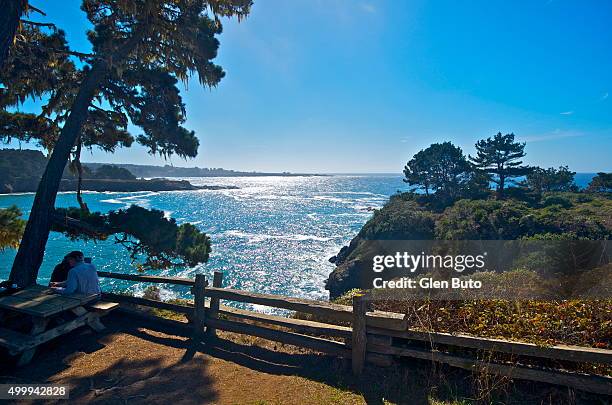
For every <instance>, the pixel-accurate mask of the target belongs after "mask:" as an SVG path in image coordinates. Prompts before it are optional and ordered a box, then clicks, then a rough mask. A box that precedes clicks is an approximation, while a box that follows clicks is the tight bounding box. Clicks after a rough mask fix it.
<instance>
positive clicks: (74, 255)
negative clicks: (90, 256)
mask: <svg viewBox="0 0 612 405" xmlns="http://www.w3.org/2000/svg"><path fill="white" fill-rule="evenodd" d="M64 259H65V260H66V262H67V263H68V265H69V266H70V267H71V268H72V267H74V266H76V265H77V264H79V263H82V262H83V252H79V251H78V250H75V251H72V252H70V253H68V254H67V255H66V257H65V258H64Z"/></svg>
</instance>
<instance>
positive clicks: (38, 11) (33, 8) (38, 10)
mask: <svg viewBox="0 0 612 405" xmlns="http://www.w3.org/2000/svg"><path fill="white" fill-rule="evenodd" d="M30 10H32V11H36V12H37V13H38V14H40V15H44V16H45V17H46V16H47V14H46V13H45V12H44V11H42V10H41V9H39V8H36V7H34V6H33V5H31V4H28V11H30Z"/></svg>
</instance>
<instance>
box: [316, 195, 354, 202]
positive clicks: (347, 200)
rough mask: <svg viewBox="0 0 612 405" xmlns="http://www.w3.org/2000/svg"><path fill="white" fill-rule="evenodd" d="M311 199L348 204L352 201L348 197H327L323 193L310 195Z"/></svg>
mask: <svg viewBox="0 0 612 405" xmlns="http://www.w3.org/2000/svg"><path fill="white" fill-rule="evenodd" d="M312 199H313V200H319V201H331V202H337V203H343V204H348V203H350V202H351V201H352V200H351V199H350V198H338V197H329V196H325V195H315V196H313V197H312Z"/></svg>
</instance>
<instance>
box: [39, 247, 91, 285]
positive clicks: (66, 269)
mask: <svg viewBox="0 0 612 405" xmlns="http://www.w3.org/2000/svg"><path fill="white" fill-rule="evenodd" d="M49 287H51V288H52V289H53V290H54V291H56V292H58V293H60V294H85V295H92V294H97V295H100V281H99V280H98V273H97V271H96V267H95V266H94V265H93V264H91V262H86V261H85V258H84V257H83V253H82V252H79V251H74V252H70V253H68V254H67V255H66V256H65V257H64V260H63V261H62V262H61V263H60V264H58V265H57V266H55V269H53V274H52V275H51V282H50V283H49Z"/></svg>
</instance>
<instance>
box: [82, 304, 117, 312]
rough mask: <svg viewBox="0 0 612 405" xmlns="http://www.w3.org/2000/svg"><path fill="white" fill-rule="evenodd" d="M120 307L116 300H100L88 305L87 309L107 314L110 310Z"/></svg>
mask: <svg viewBox="0 0 612 405" xmlns="http://www.w3.org/2000/svg"><path fill="white" fill-rule="evenodd" d="M116 308H119V304H118V303H116V302H108V301H98V302H94V303H93V304H90V305H87V309H88V310H90V311H94V312H99V313H102V314H107V313H109V312H110V311H112V310H114V309H116Z"/></svg>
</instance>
